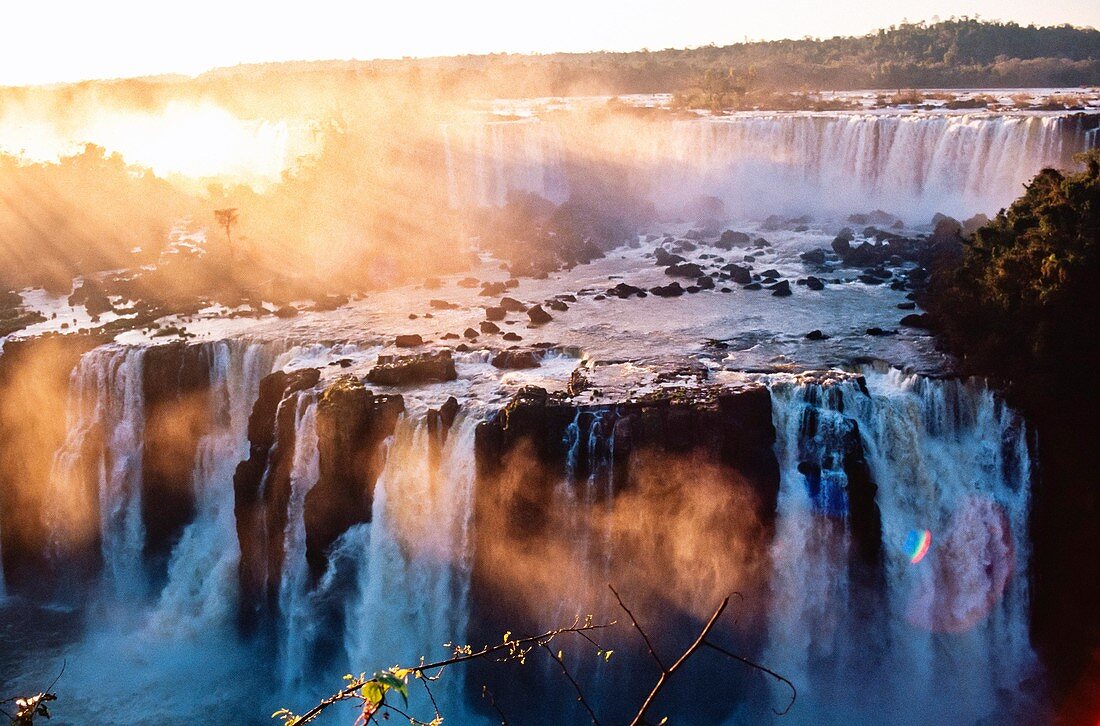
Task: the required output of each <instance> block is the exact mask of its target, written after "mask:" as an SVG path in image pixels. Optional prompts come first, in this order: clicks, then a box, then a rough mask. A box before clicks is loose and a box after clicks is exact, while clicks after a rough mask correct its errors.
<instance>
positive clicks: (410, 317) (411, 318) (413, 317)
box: [409, 313, 420, 320]
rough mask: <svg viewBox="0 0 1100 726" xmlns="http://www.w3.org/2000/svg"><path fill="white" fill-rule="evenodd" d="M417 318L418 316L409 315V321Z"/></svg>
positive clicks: (414, 314)
mask: <svg viewBox="0 0 1100 726" xmlns="http://www.w3.org/2000/svg"><path fill="white" fill-rule="evenodd" d="M419 317H420V316H419V315H417V314H416V313H409V320H416V319H417V318H419Z"/></svg>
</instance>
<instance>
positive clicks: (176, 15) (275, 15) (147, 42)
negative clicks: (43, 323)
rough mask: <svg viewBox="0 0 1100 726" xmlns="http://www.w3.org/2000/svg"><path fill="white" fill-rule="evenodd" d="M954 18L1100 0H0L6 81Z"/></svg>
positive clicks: (692, 41)
mask: <svg viewBox="0 0 1100 726" xmlns="http://www.w3.org/2000/svg"><path fill="white" fill-rule="evenodd" d="M952 15H970V16H974V15H977V16H979V17H982V18H987V19H998V20H1015V21H1017V22H1020V23H1025V24H1026V23H1031V22H1034V23H1036V24H1044V25H1049V24H1057V23H1072V24H1074V25H1090V26H1093V27H1100V1H1098V0H1042V1H1041V2H1040V1H1039V0H752V1H749V0H664V1H662V2H655V1H653V0H638V1H637V2H603V1H601V0H541V1H540V2H523V1H522V0H468V1H467V2H463V1H462V0H449V1H444V2H440V1H435V0H433V1H429V0H398V1H396V2H393V1H390V2H377V1H376V0H359V1H358V2H356V1H354V0H301V1H300V2H294V3H287V2H282V0H267V1H266V2H264V1H261V0H242V1H235V0H185V1H184V2H171V3H169V2H158V1H157V0H98V1H95V2H89V1H87V0H72V1H70V2H59V1H58V0H33V1H30V2H23V1H22V0H0V17H2V18H3V21H4V26H5V30H6V31H7V32H6V33H5V36H6V37H4V38H3V41H2V42H0V84H31V83H50V82H56V81H73V80H81V79H87V78H115V77H123V76H137V75H150V74H157V73H186V74H196V73H200V72H202V71H204V70H207V69H209V68H212V67H216V66H225V65H234V64H237V63H250V62H261V61H278V60H309V59H328V58H359V59H368V58H397V57H401V56H407V55H411V56H426V55H454V54H460V53H489V52H499V51H510V52H551V51H584V50H636V49H639V48H643V47H645V48H650V49H654V50H655V49H659V48H668V47H685V46H698V45H705V44H707V43H715V44H718V45H722V44H727V43H733V42H738V41H741V40H743V39H745V38H746V37H747V38H751V39H776V38H801V37H804V36H807V35H809V36H815V37H830V36H833V35H853V34H855V35H858V34H863V33H867V32H869V31H871V30H873V29H876V28H879V27H884V26H888V25H891V24H895V23H899V22H901V21H902V20H903V19H908V20H910V21H917V20H931V19H932V17H933V16H939V17H941V18H947V17H950V16H952Z"/></svg>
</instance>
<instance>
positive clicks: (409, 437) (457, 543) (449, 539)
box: [344, 417, 477, 723]
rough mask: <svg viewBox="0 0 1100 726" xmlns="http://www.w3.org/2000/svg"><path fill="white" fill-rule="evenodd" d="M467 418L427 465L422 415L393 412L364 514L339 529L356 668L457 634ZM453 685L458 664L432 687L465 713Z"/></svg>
mask: <svg viewBox="0 0 1100 726" xmlns="http://www.w3.org/2000/svg"><path fill="white" fill-rule="evenodd" d="M476 424H477V421H476V420H474V419H472V418H466V417H460V418H458V419H457V420H456V421H455V422H454V424H453V426H452V428H451V431H450V433H449V435H448V436H447V441H446V443H445V444H444V446H443V449H442V452H441V454H440V457H439V460H438V465H435V464H433V461H432V457H431V456H430V447H431V446H433V442H432V436H431V434H429V432H428V429H427V426H426V425H425V423H424V422H423V421H416V422H414V421H410V420H408V419H406V418H403V419H402V420H400V421H399V422H398V426H397V430H396V432H395V434H394V436H393V441H392V443H391V445H390V446H389V450H388V453H387V456H386V464H385V467H384V469H383V471H382V474H381V475H380V476H379V478H378V481H377V483H376V485H375V494H374V505H373V514H372V521H371V523H370V524H365V525H360V526H358V527H356V528H353V529H352V530H351V531H349V532H348V544H352V543H354V546H355V547H356V548H358V551H359V557H358V559H357V562H356V567H355V581H356V583H355V592H354V593H353V594H352V595H351V597H350V598H349V600H348V602H347V605H346V621H347V631H346V634H345V638H344V640H345V645H346V648H347V655H348V659H349V663H350V667H351V669H352V670H354V671H355V672H359V671H361V670H367V671H368V672H369V671H370V670H376V669H381V668H384V667H387V666H390V665H393V664H395V663H401V664H408V663H416V662H418V661H419V659H420V657H421V656H424V657H425V658H427V659H428V660H432V659H438V658H440V657H442V656H444V655H445V654H447V653H448V649H447V648H444V647H443V646H444V644H446V643H454V644H456V645H460V644H464V643H465V636H466V619H467V612H468V606H467V597H468V591H469V577H470V568H471V565H472V561H471V558H472V551H471V547H472V531H471V526H472V516H473V504H474V502H473V497H474V480H475V474H476V472H475V458H474V434H475V430H476ZM462 686H463V680H462V674H461V673H459V672H451V673H448V674H447V675H446V676H445V677H444V678H443V680H442V681H440V683H439V684H438V685H437V686H435V687H434V689H435V697H436V699H437V700H439V702H440V706H441V707H442V708H443V710H444V713H446V714H447V717H448V718H449V719H453V720H454V721H456V722H459V723H469V722H471V721H470V719H471V718H472V716H471V715H470V714H466V713H465V711H466V709H465V708H464V707H463V697H462V691H463V688H462ZM413 694H414V695H415V696H416V697H417V698H418V699H420V700H422V699H423V694H422V693H416V692H415V691H414V692H413ZM421 705H424V704H421Z"/></svg>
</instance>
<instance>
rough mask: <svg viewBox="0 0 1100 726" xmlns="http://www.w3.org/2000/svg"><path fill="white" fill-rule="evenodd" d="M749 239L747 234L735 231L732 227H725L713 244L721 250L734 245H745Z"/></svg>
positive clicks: (729, 248)
mask: <svg viewBox="0 0 1100 726" xmlns="http://www.w3.org/2000/svg"><path fill="white" fill-rule="evenodd" d="M749 241H750V238H749V236H748V235H747V234H745V233H744V232H735V231H733V230H732V229H727V230H726V231H725V232H723V233H722V236H721V237H719V238H718V241H717V242H715V243H714V246H715V247H717V248H719V249H723V250H731V249H733V248H734V247H747V246H748V244H749Z"/></svg>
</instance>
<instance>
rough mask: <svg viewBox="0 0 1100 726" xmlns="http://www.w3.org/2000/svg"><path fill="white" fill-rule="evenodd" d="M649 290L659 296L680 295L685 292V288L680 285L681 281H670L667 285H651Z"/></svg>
mask: <svg viewBox="0 0 1100 726" xmlns="http://www.w3.org/2000/svg"><path fill="white" fill-rule="evenodd" d="M649 291H650V292H651V293H653V294H654V295H656V296H657V297H680V296H681V295H683V294H684V288H682V287H680V283H678V282H670V283H669V284H667V285H660V286H658V287H651V288H649Z"/></svg>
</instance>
